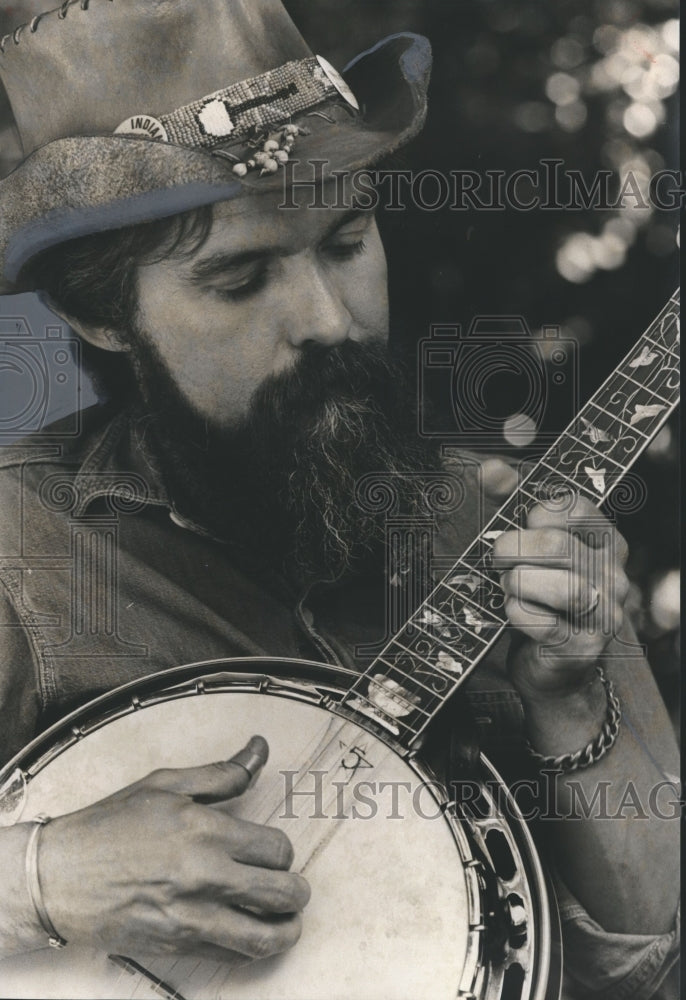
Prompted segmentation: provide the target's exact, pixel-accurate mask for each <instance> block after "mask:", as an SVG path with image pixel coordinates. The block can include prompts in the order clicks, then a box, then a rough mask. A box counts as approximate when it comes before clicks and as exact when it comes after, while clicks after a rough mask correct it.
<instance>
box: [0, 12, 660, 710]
mask: <svg viewBox="0 0 686 1000" xmlns="http://www.w3.org/2000/svg"><path fill="white" fill-rule="evenodd" d="M285 5H286V7H287V8H288V10H289V12H290V13H291V15H292V17H293V19H294V20H295V22H296V24H297V25H298V26H299V27H300V29H301V31H302V32H303V34H304V35H305V37H306V38H307V39H308V41H309V42H310V44H311V46H312V48H313V49H314V50H315V51H318V52H321V53H322V54H324V55H326V56H327V58H329V59H330V61H332V62H333V63H334V65H336V66H337V67H339V68H342V67H343V66H344V65H345V64H346V63H347V62H348V60H349V59H350V58H352V57H353V56H354V55H356V54H357V53H358V52H360V51H362V50H364V49H365V48H368V47H370V46H372V45H373V44H375V43H376V42H377V41H378V40H379V39H380V38H382V37H384V36H385V35H388V34H391V33H392V32H395V31H403V30H410V31H416V32H419V33H421V34H424V35H427V36H428V37H429V39H430V40H431V42H432V45H433V48H434V59H435V64H434V73H433V78H432V87H431V102H430V113H429V120H428V123H427V126H426V129H425V131H424V133H423V134H422V136H421V137H420V138H419V139H418V140H416V141H415V142H414V143H413V145H412V147H411V148H410V149H409V150H408V151H406V152H405V153H403V162H402V164H401V166H402V167H403V168H407V169H410V170H415V171H418V170H423V169H427V168H429V169H434V170H438V171H442V172H444V173H446V174H447V173H448V172H449V171H450V170H474V171H477V172H479V173H480V174H483V173H484V172H486V171H495V170H501V171H505V172H506V173H512V172H513V171H515V170H520V169H533V170H536V169H540V164H541V161H542V160H543V159H552V158H557V159H559V160H561V161H563V166H562V169H564V170H580V171H581V172H582V173H583V174H584V176H585V178H586V179H587V182H590V181H591V179H592V178H593V175H594V173H595V172H597V171H598V170H611V171H612V172H613V176H614V177H615V178H616V183H615V186H614V190H615V193H616V191H617V190H618V188H619V186H620V184H621V183H622V180H623V179H624V178H625V177H626V176H627V173H628V172H629V171H631V173H632V175H633V177H634V178H635V179H636V180H637V182H638V185H639V188H640V190H641V192H642V194H643V195H644V197H645V198H646V200H647V190H648V184H649V180H650V177H651V176H652V175H654V174H655V173H656V172H657V171H659V170H662V169H677V168H678V166H679V163H678V130H677V113H678V112H677V101H678V94H677V87H678V77H679V64H678V45H679V31H678V22H677V16H678V6H677V4H676V2H675V0H556V2H555V3H550V0H285ZM53 6H55V4H54V3H51V2H46V0H20V2H16V3H7V4H3V5H2V7H1V8H0V31H3V32H4V31H7V30H10V29H11V28H13V27H14V26H16V24H18V23H20V22H21V21H23V20H25V19H26V17H27V16H31V15H33V14H34V13H36V12H38V11H39V10H45V9H46V8H50V7H53ZM17 155H18V148H17V144H16V138H15V135H14V132H13V128H12V124H11V116H10V114H9V110H8V108H7V105H6V102H5V103H3V102H2V101H1V100H0V169H3V168H4V171H6V170H7V169H9V167H10V166H11V165H12V163H13V162H15V161H16V157H17ZM635 201H636V200H635V199H633V200H632V199H631V198H630V197H629V198H626V199H625V207H624V208H623V209H618V210H608V209H605V210H601V209H593V208H591V209H589V210H581V211H579V210H569V209H558V210H551V211H542V210H535V211H528V212H526V211H517V210H516V209H514V208H511V209H506V210H505V211H483V210H477V209H469V210H467V211H451V210H450V209H449V208H448V207H446V208H445V209H443V210H440V211H437V212H428V211H422V210H420V209H418V208H413V207H411V206H410V207H408V208H407V210H406V211H403V212H399V213H386V214H385V216H383V217H382V218H381V219H380V223H381V226H382V231H383V234H384V238H385V242H386V245H387V248H388V253H389V262H390V274H391V301H392V305H393V332H394V335H395V336H396V338H398V339H400V340H401V341H403V342H404V343H405V344H407V345H409V346H412V345H414V344H415V343H416V341H417V340H419V339H420V338H422V337H426V336H427V335H428V332H429V328H430V325H431V324H432V323H447V324H457V323H461V324H463V325H467V324H469V322H470V320H471V319H472V317H474V316H476V315H478V314H491V315H492V314H518V315H521V316H523V317H524V318H525V320H526V321H527V322H528V324H529V326H530V328H531V329H532V330H537V329H540V328H541V327H542V326H549V325H553V326H557V327H559V328H560V329H561V332H562V335H563V336H564V337H567V338H571V339H572V340H573V341H574V342H575V343H576V344H577V345H578V350H579V353H580V359H581V363H580V385H579V386H578V396H579V399H580V400H584V399H586V398H587V397H588V396H589V395H590V394H591V393H592V392H593V391H594V390H595V389H596V388H597V387H598V385H599V384H600V383H601V381H602V380H603V379H604V378H605V377H606V376H607V375H608V374H609V373H610V372H611V371H612V369H613V368H614V367H615V366H616V365H617V364H618V362H619V361H620V360H621V358H622V357H623V355H624V354H625V353H626V351H627V350H628V349H629V348H630V346H631V345H632V344H633V342H634V341H635V340H636V339H637V338H638V336H639V335H640V334H641V332H642V331H643V330H644V329H645V327H646V326H647V325H648V323H649V322H650V321H651V319H652V318H653V317H654V316H655V315H656V314H657V312H658V311H659V310H660V308H661V307H662V305H663V304H664V302H665V301H666V299H667V298H668V297H669V295H670V294H671V293H672V292H673V290H674V288H675V287H676V285H677V284H678V251H677V226H678V213H677V211H676V210H673V211H666V210H661V209H640V210H639V209H636V207H635ZM497 403H498V405H499V406H504V407H505V410H506V409H507V405H508V393H507V387H506V386H504V387H503V386H501V387H500V389H499V392H498V400H497ZM513 405H514V401H513ZM566 405H567V403H565V404H564V405H563V404H562V403H561V404H560V407H559V408H558V410H557V411H556V409H555V407H554V406H553V407H552V408H551V410H550V414H549V419H550V420H554V421H555V422H556V424H557V428H555V427H553V428H551V427H543V428H541V430H546V431H550V430H554V429H558V430H560V429H562V427H563V426H564V425H565V424H566V423H567V421H568V420H569V419H570V418H571V416H572V413H571V412H565V406H566ZM517 443H519V444H521V443H522V442H521V441H518V440H517V439H513V438H512V437H510V440H509V441H508V440H507V439H506V438H505V437H503V442H502V450H503V451H504V452H509V453H510V454H511V455H513V456H522V457H526V456H527V454H529V451H528V450H527V448H526V447H517V446H516V445H517ZM533 443H534V444H535V442H533ZM634 472H635V473H636V474H638V475H639V476H640V477H641V478H642V479H643V481H644V483H645V485H646V487H647V495H646V501H645V503H644V504H643V506H642V507H641V508H640V509H639V510H638V511H636V512H634V513H632V514H631V515H630V516H626V517H624V518H623V519H622V520H621V522H620V528H621V530H622V531H623V533H624V534H625V535H626V537H627V539H628V540H629V543H630V547H631V562H630V567H629V569H630V575H631V577H632V579H633V580H634V581H635V585H636V586H635V591H634V594H633V596H632V602H633V604H632V607H633V614H634V618H635V622H636V624H637V628H638V631H639V635H640V638H641V639H642V641H644V642H646V643H647V644H648V647H649V655H650V658H651V662H652V664H653V667H654V669H655V671H656V675H657V677H658V681H659V683H660V685H661V687H662V689H663V692H664V694H665V697H666V699H667V701H668V704H669V706H670V710H671V711H672V712H673V713H674V716H675V714H676V710H677V703H678V678H679V655H678V623H679V575H678V569H677V566H678V544H677V540H678V537H679V534H678V511H679V501H678V487H679V475H678V443H677V421H676V419H675V418H674V419H672V420H671V421H670V422H669V424H668V426H666V427H665V428H664V429H663V431H662V432H661V434H660V436H659V437H658V438H657V439H656V441H655V442H654V443H653V444H652V445H651V447H650V448H649V449H648V452H647V453H646V454H644V456H643V457H642V458H641V459H640V460H639V462H638V463H637V464H636V466H635V467H634Z"/></svg>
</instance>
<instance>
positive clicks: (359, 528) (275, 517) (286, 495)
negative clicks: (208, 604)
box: [134, 332, 439, 585]
mask: <svg viewBox="0 0 686 1000" xmlns="http://www.w3.org/2000/svg"><path fill="white" fill-rule="evenodd" d="M135 344H136V347H135V352H134V353H135V367H136V375H137V380H138V385H139V393H140V397H141V405H142V406H143V408H144V410H145V411H146V412H147V419H149V420H150V422H151V424H152V431H153V439H154V441H155V442H156V446H157V451H158V458H159V461H160V464H161V467H162V469H163V472H164V475H165V478H166V481H167V483H166V484H167V488H168V489H169V491H170V493H171V495H172V497H173V500H174V503H175V505H176V507H177V509H178V510H179V511H180V512H181V513H183V514H184V515H186V516H187V517H189V518H192V519H193V520H194V521H196V522H197V523H200V524H201V525H202V526H203V527H205V528H206V529H207V530H209V531H210V532H211V533H212V534H213V535H215V536H216V537H219V538H221V539H223V540H225V541H227V542H230V543H232V544H234V545H239V546H242V547H243V548H244V549H247V550H249V551H250V552H253V553H255V555H256V556H259V558H260V559H261V560H262V561H266V562H267V563H268V564H269V565H270V566H271V568H273V569H276V570H277V571H279V572H280V573H282V574H283V575H285V576H286V577H287V578H288V579H289V580H290V581H291V582H292V583H294V584H299V585H302V584H303V583H307V582H311V581H313V580H315V579H332V580H333V579H339V578H341V577H343V576H345V575H347V574H350V573H355V572H362V571H367V570H369V569H370V568H372V567H374V566H375V567H376V568H377V569H379V570H380V569H381V566H382V549H383V540H384V521H383V517H382V516H379V515H375V514H374V513H373V512H370V511H369V510H368V509H363V507H362V506H361V505H360V503H359V502H358V499H357V496H356V487H357V485H358V483H359V481H360V480H361V479H362V477H363V476H365V475H367V474H370V473H377V474H379V475H380V476H391V475H392V476H393V487H394V489H395V490H396V491H397V492H398V495H399V507H400V509H402V511H403V513H407V514H412V513H413V512H415V511H417V510H418V509H419V508H420V507H421V505H422V503H423V499H422V495H421V490H420V489H418V487H417V486H416V485H414V484H415V483H416V479H414V478H412V479H410V477H407V479H405V480H404V479H403V475H402V474H403V473H415V474H416V473H417V472H421V471H425V470H435V469H437V468H438V467H439V457H438V451H437V448H436V447H435V445H433V444H431V443H428V442H427V441H425V440H423V439H421V438H420V437H419V436H418V434H417V423H416V407H415V405H414V400H415V391H414V389H413V387H412V385H411V382H410V379H409V377H408V373H407V371H406V369H405V368H404V367H403V366H402V365H400V364H399V363H398V362H396V361H394V360H392V359H391V357H390V356H389V354H388V351H387V348H386V346H385V345H384V344H379V343H367V344H357V343H353V342H350V341H348V342H345V343H343V344H342V345H340V346H338V347H335V348H324V347H320V346H318V345H314V344H308V345H306V346H305V347H304V348H303V349H302V351H301V354H300V357H299V358H298V361H297V363H296V364H295V366H294V367H293V368H292V369H290V370H289V371H287V372H284V373H282V374H279V375H275V376H271V377H269V378H268V379H266V380H265V381H264V382H263V383H262V385H261V386H260V387H259V389H258V390H257V391H256V393H255V394H254V396H253V398H252V400H251V403H250V407H249V410H248V413H247V414H246V416H245V418H244V419H243V420H241V421H240V423H239V424H238V425H236V426H235V427H233V428H231V429H229V430H227V429H225V428H221V427H219V426H217V425H215V424H214V423H213V422H212V421H207V420H204V419H202V418H200V417H199V416H198V415H197V414H196V413H195V412H194V410H193V409H192V408H191V407H190V406H189V404H188V403H187V402H186V401H185V399H184V397H183V396H182V395H181V393H180V392H179V390H178V388H177V386H176V384H175V382H174V380H173V378H172V377H171V376H170V375H169V373H168V372H167V370H166V368H165V366H164V363H163V362H162V360H161V359H160V358H159V356H158V355H157V352H156V350H155V349H154V346H153V345H152V344H151V343H150V341H149V339H148V338H147V337H146V336H145V334H144V333H142V332H138V333H137V335H136V338H135ZM230 391H231V387H230V382H227V392H230Z"/></svg>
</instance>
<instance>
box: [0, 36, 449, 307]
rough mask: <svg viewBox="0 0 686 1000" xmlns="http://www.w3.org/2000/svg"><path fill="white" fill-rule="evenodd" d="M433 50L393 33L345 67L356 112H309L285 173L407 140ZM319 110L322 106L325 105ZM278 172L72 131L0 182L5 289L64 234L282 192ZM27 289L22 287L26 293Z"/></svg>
mask: <svg viewBox="0 0 686 1000" xmlns="http://www.w3.org/2000/svg"><path fill="white" fill-rule="evenodd" d="M430 71H431V47H430V44H429V42H428V40H427V39H425V38H423V37H422V36H420V35H415V34H410V33H403V34H398V35H391V36H390V37H388V38H386V39H384V40H383V41H381V42H379V44H378V45H376V46H374V48H372V49H369V50H368V51H366V52H364V53H362V54H361V55H360V56H358V57H357V58H356V59H354V60H353V62H352V63H350V64H349V66H348V67H347V68H346V70H345V71H344V75H345V79H346V82H347V83H348V84H349V86H350V87H351V89H352V91H353V93H354V94H355V95H356V97H357V99H358V102H359V104H360V108H361V113H360V114H359V115H356V116H353V115H351V114H349V113H347V112H344V111H343V112H341V105H340V104H336V109H335V110H336V113H335V114H331V115H328V114H326V117H322V116H320V115H313V116H310V117H308V118H307V120H306V124H307V130H308V133H309V134H307V135H304V136H301V137H299V139H298V143H297V151H296V153H297V161H294V163H293V165H292V167H291V168H290V169H289V178H290V179H291V180H294V181H297V180H298V179H309V180H312V178H313V169H312V166H311V163H312V162H313V161H319V162H320V163H321V164H322V166H321V167H320V168H319V170H320V171H321V174H322V175H323V176H327V175H330V174H331V173H333V172H339V171H343V170H348V171H353V170H356V169H360V168H363V167H369V166H372V165H373V164H374V163H377V162H378V161H379V160H381V159H383V158H384V157H386V156H388V155H390V154H391V153H393V152H394V151H395V150H397V149H399V148H400V147H401V146H403V145H405V144H406V143H407V142H408V141H409V140H410V139H412V138H413V136H415V135H416V134H417V133H418V132H419V131H420V129H421V127H422V125H423V124H424V120H425V117H426V102H427V90H428V83H429V75H430ZM323 110H324V112H325V113H326V107H324V108H323ZM284 176H285V175H284V173H283V172H281V171H280V172H279V173H277V174H273V175H268V176H264V177H260V176H259V174H258V172H252V173H250V174H248V175H247V176H246V177H245V178H240V179H239V178H237V176H236V175H235V174H234V173H233V166H232V163H231V161H230V160H229V159H227V158H225V157H224V156H222V155H221V151H219V155H217V152H216V151H215V152H214V153H208V152H207V151H205V150H198V149H191V148H188V147H184V146H176V145H172V144H169V143H166V142H159V141H153V140H150V139H146V138H139V137H135V136H122V135H104V136H103V135H98V136H75V137H70V138H66V139H57V140H55V141H53V142H50V143H48V144H47V145H45V146H42V147H41V148H40V149H37V150H36V151H35V152H34V153H32V154H31V156H29V157H27V159H26V160H25V161H24V162H23V163H21V164H20V165H19V166H18V167H17V168H16V169H15V170H14V171H13V172H12V173H11V174H10V175H9V176H8V177H6V178H5V179H4V180H2V181H0V209H1V214H0V273H1V274H2V275H3V277H4V279H5V287H6V288H7V290H11V288H12V286H13V284H14V283H16V281H17V278H18V276H19V274H20V272H21V270H22V268H24V267H25V266H26V264H27V263H28V262H29V261H30V260H31V259H32V258H33V257H35V256H36V255H37V254H39V253H41V252H42V251H44V250H47V249H49V248H50V247H53V246H55V245H58V244H60V243H63V242H65V241H67V240H71V239H75V238H76V237H79V236H87V235H90V234H92V233H95V232H102V231H105V230H111V229H119V228H122V227H123V226H131V225H136V224H139V223H144V222H151V221H153V220H155V219H162V218H168V217H170V216H173V215H177V214H179V213H181V212H186V211H189V210H191V209H195V208H200V207H202V206H205V205H211V204H214V203H216V202H219V201H228V200H231V199H233V198H236V197H238V196H240V195H241V194H242V193H243V192H245V191H246V190H247V191H253V192H254V191H269V190H278V189H283V187H284ZM24 290H26V289H24Z"/></svg>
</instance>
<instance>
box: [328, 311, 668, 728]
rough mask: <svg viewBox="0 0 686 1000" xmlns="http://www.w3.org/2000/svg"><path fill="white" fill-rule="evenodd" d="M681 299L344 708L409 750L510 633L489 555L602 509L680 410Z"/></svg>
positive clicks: (657, 322) (369, 671)
mask: <svg viewBox="0 0 686 1000" xmlns="http://www.w3.org/2000/svg"><path fill="white" fill-rule="evenodd" d="M678 357H679V293H678V292H676V293H675V294H674V296H672V298H671V299H670V300H669V302H668V303H667V305H666V306H665V307H664V309H663V310H662V312H661V313H660V314H659V316H658V317H657V318H656V319H655V320H654V321H653V323H651V325H650V327H649V328H648V329H647V330H646V332H645V333H644V334H643V336H642V337H641V338H640V339H639V341H638V343H637V344H636V345H635V346H634V347H633V348H632V350H631V351H630V352H629V354H628V355H627V356H626V358H624V360H623V361H622V362H621V364H620V365H619V366H618V367H617V369H616V370H615V371H614V372H613V373H612V374H611V375H610V377H609V378H608V379H606V381H605V382H604V383H603V385H602V386H601V387H600V389H598V391H597V392H596V393H595V394H594V395H593V397H592V398H591V399H590V400H589V402H588V403H587V404H586V406H584V407H583V409H582V410H581V411H580V412H579V413H578V414H577V416H576V417H575V419H574V420H573V421H572V423H571V424H570V425H569V427H568V428H567V429H566V430H565V431H564V433H563V434H561V436H560V437H559V438H558V440H557V442H556V443H555V444H554V445H553V446H552V448H550V449H549V450H548V451H547V452H546V453H545V455H544V456H543V457H542V458H541V459H540V461H539V462H538V463H537V464H536V465H535V466H534V468H533V469H532V470H531V471H530V472H529V473H528V475H526V477H525V478H524V479H523V480H522V482H521V484H520V486H519V488H518V489H517V490H516V491H515V493H513V494H512V496H511V497H509V499H508V500H506V501H505V503H504V504H503V505H502V507H501V508H500V510H499V511H498V512H497V514H495V515H494V517H493V518H491V520H490V521H489V523H488V524H487V525H486V527H485V528H484V530H483V531H482V532H481V534H480V535H479V536H478V538H476V539H475V541H474V542H473V543H472V544H471V545H470V546H469V548H468V549H467V550H466V552H464V553H463V555H462V556H461V557H460V559H459V560H458V561H457V562H456V563H455V564H454V566H453V567H452V568H451V569H450V570H449V572H448V573H446V574H445V576H444V577H443V580H442V581H441V582H440V583H439V584H438V585H437V586H436V587H435V588H434V590H433V591H432V592H431V593H430V594H429V596H428V597H427V598H426V600H424V602H423V603H422V604H421V605H420V606H419V607H418V608H417V610H416V611H415V612H414V614H413V615H412V616H411V617H410V619H409V621H408V622H407V624H406V625H405V626H404V628H403V629H401V631H400V632H398V634H397V635H396V636H394V638H393V639H391V640H390V642H389V643H388V644H387V646H386V647H385V648H384V649H383V651H382V652H381V653H380V654H379V656H377V657H376V659H375V660H374V662H373V663H372V664H371V665H370V667H369V668H368V669H367V670H366V671H365V673H364V674H361V675H360V676H359V677H358V678H357V679H356V681H355V683H354V684H353V686H352V687H351V689H350V691H349V692H348V693H347V694H346V696H345V697H344V699H343V701H342V708H343V709H344V710H352V711H353V712H359V713H360V714H362V715H364V716H365V717H366V718H367V719H369V720H370V721H371V722H372V723H374V724H375V725H376V726H377V727H378V728H379V731H381V732H383V731H384V730H385V731H386V732H390V733H392V734H393V735H394V736H395V737H396V738H398V739H399V740H400V741H401V742H403V743H404V744H405V745H406V746H408V747H410V746H411V745H412V743H413V741H414V740H415V739H416V738H417V737H418V736H419V735H420V734H421V733H422V732H423V730H424V729H425V728H426V726H427V725H428V723H429V722H430V721H431V719H432V718H433V716H434V715H435V714H436V713H437V712H438V710H439V709H440V708H441V706H442V705H443V704H444V703H445V701H446V700H447V699H448V698H449V697H450V696H451V695H452V694H453V693H454V691H455V690H456V689H457V688H458V687H459V686H460V684H461V683H462V682H463V681H464V679H465V677H467V675H468V674H469V673H470V672H471V671H472V670H473V669H474V667H475V666H476V664H477V663H478V662H479V661H480V660H481V658H482V657H483V656H484V655H485V654H486V653H487V652H488V650H489V649H490V648H491V646H492V645H493V643H494V642H495V641H496V640H497V639H498V637H499V636H500V635H501V633H502V631H503V629H504V628H505V627H506V624H507V621H506V615H505V609H504V603H505V598H504V594H503V591H502V590H501V588H500V584H499V582H498V574H497V573H496V572H495V571H494V570H493V569H492V567H491V561H492V551H493V545H494V543H495V541H496V539H497V538H499V537H500V535H502V534H503V532H505V531H516V530H518V529H519V528H523V527H525V525H526V520H527V516H528V514H529V512H530V511H531V509H532V507H534V506H536V505H537V504H540V503H546V504H548V505H551V504H552V505H556V506H557V507H558V509H560V510H562V511H563V510H565V509H566V507H567V506H568V505H569V501H570V491H571V490H574V491H576V492H579V493H582V494H583V495H585V496H586V497H588V498H589V499H591V500H592V501H593V502H594V503H595V504H596V505H599V504H601V503H602V501H603V500H605V499H606V498H607V496H608V494H609V493H610V492H611V491H612V489H614V487H615V486H616V485H617V484H618V483H619V481H620V480H621V478H622V477H623V475H624V474H625V473H626V471H627V470H628V469H629V468H630V466H631V465H632V464H633V463H634V461H635V460H636V458H638V456H639V455H640V454H641V452H642V451H643V449H644V448H645V447H646V445H647V444H648V443H649V442H650V441H651V440H652V438H653V437H654V436H655V434H656V433H657V432H658V431H659V429H660V428H661V427H662V425H663V424H664V422H665V420H666V419H667V417H668V416H669V414H670V413H671V412H672V411H673V410H674V408H675V407H676V405H677V403H678V399H679V396H678V391H679V369H678Z"/></svg>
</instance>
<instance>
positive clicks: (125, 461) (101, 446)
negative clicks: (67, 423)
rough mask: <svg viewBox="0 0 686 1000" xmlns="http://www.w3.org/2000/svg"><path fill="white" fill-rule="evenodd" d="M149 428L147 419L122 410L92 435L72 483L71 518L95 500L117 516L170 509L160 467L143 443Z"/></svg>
mask: <svg viewBox="0 0 686 1000" xmlns="http://www.w3.org/2000/svg"><path fill="white" fill-rule="evenodd" d="M149 428H150V421H149V418H148V417H134V416H133V415H132V414H131V413H130V411H128V410H123V411H120V412H119V413H117V414H116V415H115V416H114V417H113V418H111V419H110V420H108V422H107V423H106V424H105V426H104V428H101V429H99V430H98V431H97V432H96V433H95V435H94V438H93V440H92V442H91V443H90V444H89V446H88V448H87V450H86V452H85V456H84V458H83V459H82V461H81V464H80V468H79V471H78V473H77V474H76V477H75V481H74V486H75V488H76V495H77V497H78V501H77V506H76V509H75V511H74V513H75V514H77V515H83V514H85V513H86V512H87V510H88V508H89V507H90V505H91V504H92V503H93V502H94V501H95V500H99V499H105V500H106V501H107V503H108V505H109V506H110V507H111V508H113V510H116V512H118V513H124V512H128V513H135V512H136V510H139V509H141V508H143V507H147V506H158V507H167V508H168V509H171V503H170V500H169V496H168V493H167V490H166V488H165V485H164V479H163V476H162V473H161V470H160V467H159V465H158V463H157V460H156V459H155V456H154V454H153V452H152V449H151V448H150V447H149V445H148V443H147V440H146V439H147V437H148V434H149Z"/></svg>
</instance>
